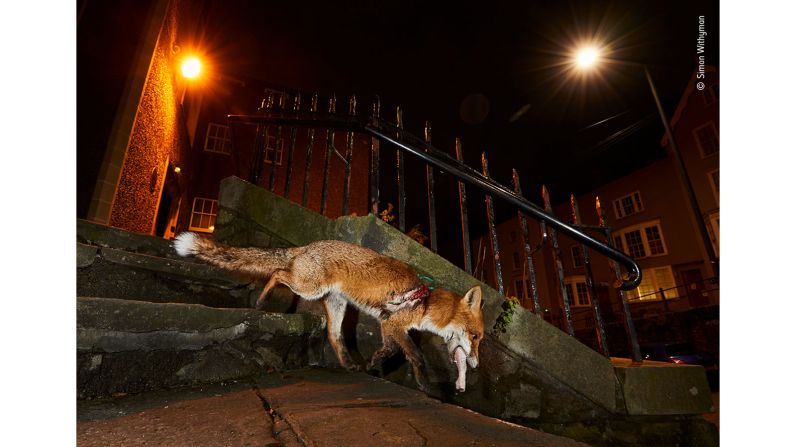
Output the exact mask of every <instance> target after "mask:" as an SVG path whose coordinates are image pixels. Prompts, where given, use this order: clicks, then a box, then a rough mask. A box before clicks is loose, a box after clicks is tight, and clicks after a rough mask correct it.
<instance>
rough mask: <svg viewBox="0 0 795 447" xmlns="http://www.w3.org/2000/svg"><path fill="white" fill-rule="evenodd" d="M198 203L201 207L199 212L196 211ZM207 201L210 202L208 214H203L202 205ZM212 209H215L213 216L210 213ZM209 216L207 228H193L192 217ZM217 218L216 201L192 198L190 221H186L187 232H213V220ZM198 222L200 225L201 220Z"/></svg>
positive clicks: (205, 198)
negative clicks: (199, 202)
mask: <svg viewBox="0 0 795 447" xmlns="http://www.w3.org/2000/svg"><path fill="white" fill-rule="evenodd" d="M198 201H202V202H201V203H202V206H201V209H200V211H196V204H197V203H198ZM207 201H209V202H210V212H209V213H205V212H204V203H205V202H207ZM213 208H215V214H213V213H212V210H213ZM196 215H200V216H210V222H209V225H208V226H207V227H195V226H193V220H194V216H196ZM217 217H218V200H215V199H210V198H208V197H194V198H193V204H192V206H191V211H190V220H189V221H188V230H189V231H198V232H200V233H212V232H213V231H215V220H216V218H217ZM199 222H200V223H201V218H199Z"/></svg>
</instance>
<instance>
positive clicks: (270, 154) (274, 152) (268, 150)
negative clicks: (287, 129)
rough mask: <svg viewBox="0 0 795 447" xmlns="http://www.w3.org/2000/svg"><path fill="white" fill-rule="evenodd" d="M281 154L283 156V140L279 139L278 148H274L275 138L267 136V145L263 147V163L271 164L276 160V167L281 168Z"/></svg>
mask: <svg viewBox="0 0 795 447" xmlns="http://www.w3.org/2000/svg"><path fill="white" fill-rule="evenodd" d="M282 154H284V139H281V138H280V139H279V146H278V147H276V137H274V136H272V135H269V136H268V145H267V146H265V163H273V160H274V157H275V158H276V165H277V166H281V164H282Z"/></svg>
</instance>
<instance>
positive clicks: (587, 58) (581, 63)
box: [577, 47, 599, 68]
mask: <svg viewBox="0 0 795 447" xmlns="http://www.w3.org/2000/svg"><path fill="white" fill-rule="evenodd" d="M598 59H599V51H598V50H597V49H596V48H593V47H589V48H583V49H581V50H580V51H578V52H577V66H578V67H580V68H589V67H591V66H593V65H594V64H595V63H596V61H597V60H598Z"/></svg>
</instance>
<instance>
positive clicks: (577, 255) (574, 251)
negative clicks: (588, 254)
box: [571, 245, 585, 267]
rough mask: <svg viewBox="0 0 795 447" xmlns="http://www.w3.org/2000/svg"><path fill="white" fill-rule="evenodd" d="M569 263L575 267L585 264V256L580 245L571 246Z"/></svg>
mask: <svg viewBox="0 0 795 447" xmlns="http://www.w3.org/2000/svg"><path fill="white" fill-rule="evenodd" d="M571 263H572V264H573V265H574V266H575V267H582V266H583V265H585V258H583V255H582V245H575V246H573V247H571Z"/></svg>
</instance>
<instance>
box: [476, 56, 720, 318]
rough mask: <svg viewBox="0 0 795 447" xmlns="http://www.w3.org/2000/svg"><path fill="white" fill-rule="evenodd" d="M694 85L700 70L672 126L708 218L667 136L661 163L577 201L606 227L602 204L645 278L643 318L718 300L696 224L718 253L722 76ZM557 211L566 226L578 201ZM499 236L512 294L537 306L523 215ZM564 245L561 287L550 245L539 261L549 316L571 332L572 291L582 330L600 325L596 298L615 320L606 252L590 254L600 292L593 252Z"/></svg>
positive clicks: (483, 248)
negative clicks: (590, 282)
mask: <svg viewBox="0 0 795 447" xmlns="http://www.w3.org/2000/svg"><path fill="white" fill-rule="evenodd" d="M696 81H697V79H696V75H695V74H694V76H693V78H692V79H691V82H690V83H689V84H688V88H687V89H686V91H685V92H684V94H683V96H682V98H681V100H680V102H679V104H678V106H677V109H676V111H675V113H674V114H673V116H672V118H671V126H672V131H673V134H674V138H675V140H676V142H677V145H678V147H679V151H680V153H681V157H682V160H683V163H684V165H685V169H686V172H687V176H688V178H689V179H690V182H691V184H692V187H693V190H694V193H695V196H696V199H697V202H698V206H699V208H700V210H701V215H700V216H695V215H694V213H693V212H692V208H691V206H690V202H689V198H688V195H687V193H686V189H685V184H684V182H683V181H682V177H681V175H680V171H679V167H678V164H677V163H676V160H675V157H674V155H673V153H672V150H671V147H670V145H669V142H668V140H667V139H665V138H664V139H663V140H662V142H661V144H662V145H663V146H665V147H666V148H667V155H666V156H665V157H664V158H663V159H660V160H658V161H656V162H654V163H652V164H650V165H648V166H646V167H643V168H641V169H639V170H637V171H634V172H632V173H630V174H628V175H626V176H624V177H621V178H619V179H617V180H614V181H612V182H610V183H607V184H605V185H602V186H600V187H598V188H595V189H594V190H593V191H590V192H587V193H585V194H581V195H579V196H578V197H576V198H573V200H576V202H577V205H578V208H579V213H580V217H581V223H583V224H588V225H597V224H599V214H598V213H597V207H596V203H597V200H598V201H599V202H600V206H601V207H602V208H603V209H604V212H605V217H606V219H607V225H608V226H609V227H610V228H611V229H612V237H613V239H614V243H615V246H616V248H618V249H619V250H621V251H623V252H624V253H626V254H627V255H629V256H630V257H632V258H633V259H635V260H636V261H637V262H638V264H639V265H640V267H641V269H642V272H643V279H642V282H641V284H640V286H639V287H638V288H637V289H635V290H632V291H629V292H627V293H626V294H625V296H626V298H627V299H628V301H629V303H630V305H631V312H632V315H633V317H636V318H643V317H644V316H646V315H654V314H660V313H666V312H675V311H683V310H688V309H693V308H699V307H705V306H715V305H718V304H719V303H720V294H719V287H718V282H717V275H716V271H715V269H716V267H717V266H713V265H712V264H711V262H710V257H709V256H708V253H707V249H706V248H705V246H704V241H703V239H702V238H701V237H700V232H699V228H698V225H703V226H704V227H706V229H707V232H708V234H709V238H710V244H711V245H712V248H713V249H714V252H715V253H716V254H718V255H719V253H720V228H719V225H720V195H719V191H720V189H719V185H720V183H719V172H720V171H719V167H720V166H719V156H720V149H719V148H720V144H719V141H720V140H719V114H718V107H719V100H718V89H719V78H718V73H717V71H716V70H715V69H714V68H710V67H707V71H706V80H705V88H704V89H703V90H698V89H696V88H695V85H696ZM553 212H554V214H555V215H556V216H557V217H558V218H560V219H561V220H564V221H566V222H569V223H572V222H573V219H572V217H571V216H572V207H571V204H570V203H563V204H557V205H556V206H554V207H553ZM528 226H529V230H530V237H529V242H530V245H531V246H536V245H538V244H539V243H540V241H541V240H542V235H541V230H540V227H539V225H538V224H537V223H535V222H534V221H532V220H529V219H528ZM497 237H498V241H499V247H500V264H501V271H502V277H503V284H504V288H505V293H506V295H508V296H517V297H518V298H520V301H521V303H522V305H523V306H525V307H528V308H532V306H531V305H532V300H531V299H530V298H531V294H532V293H533V288H532V287H531V285H532V283H531V281H530V279H531V278H530V276H531V275H530V273H529V271H528V269H527V267H526V266H527V257H526V256H525V248H524V239H523V238H522V230H521V227H520V224H519V220H518V218H515V219H511V220H509V221H506V222H503V223H502V224H500V225H498V226H497ZM602 238H603V237H602ZM557 239H558V245H559V249H560V261H561V264H562V267H563V287H561V286H560V281H559V279H558V272H557V269H556V268H555V265H556V262H555V251H554V250H553V249H552V247H551V245H552V244H551V242H548V243H547V244H546V245H547V247H544V248H543V249H540V250H538V251H537V252H535V253H534V255H533V256H532V262H533V269H534V271H535V276H536V280H535V281H536V284H537V288H536V293H537V294H538V297H539V301H540V304H541V307H542V310H543V312H544V314H543V316H544V318H545V319H547V320H549V321H551V322H553V323H555V324H558V325H559V326H560V327H563V326H564V324H565V322H564V321H563V308H562V298H561V295H562V293H561V290H562V289H565V291H566V294H567V295H568V296H569V302H570V304H571V311H572V320H573V323H574V326H575V329H576V330H588V329H592V328H593V325H594V311H593V308H592V301H593V300H594V299H596V300H598V304H599V305H600V306H599V307H600V308H601V314H602V316H603V318H604V320H605V321H606V322H608V323H610V322H617V321H618V320H619V319H620V318H621V315H622V307H621V305H620V300H619V296H618V291H617V290H616V289H614V288H613V287H612V283H613V281H614V278H615V276H614V273H613V271H612V268H611V264H610V263H609V262H608V260H607V259H606V258H605V257H603V256H601V255H599V254H594V255H593V256H589V257H590V261H591V269H592V271H593V278H594V289H593V290H590V289H589V287H587V281H586V273H587V272H586V266H585V254H586V253H585V251H586V250H587V248H584V247H583V246H581V245H580V244H578V243H576V242H575V241H573V240H571V239H569V238H568V237H566V236H560V235H558V237H557ZM478 249H479V250H480V251H478V257H477V258H476V259H477V267H476V269H475V274H476V276H479V277H480V278H481V279H483V280H484V281H486V282H487V283H489V284H491V285H494V286H495V287H496V286H497V280H496V274H495V272H496V268H495V265H496V263H495V262H494V260H493V259H494V257H493V254H492V249H491V243H490V241H489V238H488V236H482V237H480V238H477V239H475V240H474V241H473V250H478ZM589 255H590V253H589ZM594 295H595V296H594Z"/></svg>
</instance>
